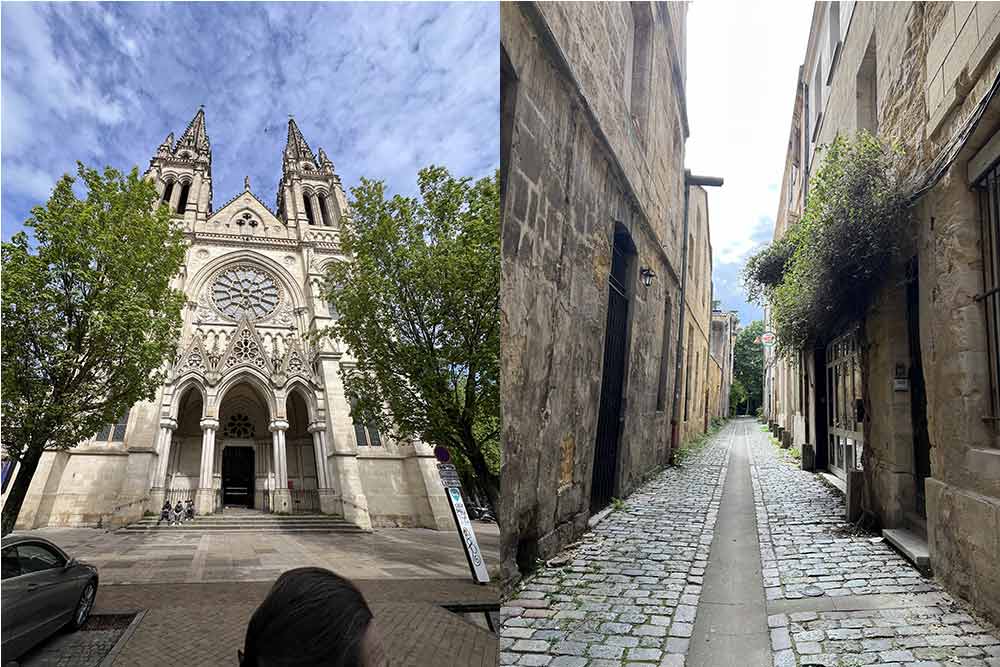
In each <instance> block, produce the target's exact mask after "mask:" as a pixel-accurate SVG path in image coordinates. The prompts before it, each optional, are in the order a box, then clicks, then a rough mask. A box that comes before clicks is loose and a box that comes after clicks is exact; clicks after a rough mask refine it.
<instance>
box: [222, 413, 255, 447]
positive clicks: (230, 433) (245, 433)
mask: <svg viewBox="0 0 1000 667" xmlns="http://www.w3.org/2000/svg"><path fill="white" fill-rule="evenodd" d="M253 431H254V429H253V422H251V421H250V418H249V417H247V416H246V415H245V414H242V413H239V412H237V413H236V414H234V415H233V416H232V417H230V418H229V422H228V423H227V424H226V430H225V431H223V434H224V435H225V436H226V437H227V438H240V439H242V440H249V439H250V438H252V437H253Z"/></svg>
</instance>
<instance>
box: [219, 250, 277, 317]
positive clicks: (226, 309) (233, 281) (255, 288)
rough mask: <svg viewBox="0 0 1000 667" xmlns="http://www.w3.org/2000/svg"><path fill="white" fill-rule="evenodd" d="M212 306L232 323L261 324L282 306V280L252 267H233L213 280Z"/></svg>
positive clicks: (244, 265) (247, 265) (223, 271)
mask: <svg viewBox="0 0 1000 667" xmlns="http://www.w3.org/2000/svg"><path fill="white" fill-rule="evenodd" d="M211 295H212V304H213V305H214V306H215V308H216V309H217V310H218V312H219V313H220V314H221V315H222V316H224V317H226V318H228V319H231V320H236V321H239V320H241V319H244V318H249V319H253V320H259V319H263V318H265V317H267V316H268V315H270V314H271V313H273V312H274V311H275V309H276V308H277V307H278V304H279V303H280V302H281V297H282V294H281V288H280V287H279V285H278V280H277V279H276V278H275V277H274V276H272V275H271V274H270V273H269V272H268V271H265V270H264V269H261V268H259V267H256V266H253V265H249V264H238V265H236V266H229V267H226V268H225V269H223V270H221V271H219V272H218V273H217V274H216V276H215V278H214V279H213V280H212V287H211Z"/></svg>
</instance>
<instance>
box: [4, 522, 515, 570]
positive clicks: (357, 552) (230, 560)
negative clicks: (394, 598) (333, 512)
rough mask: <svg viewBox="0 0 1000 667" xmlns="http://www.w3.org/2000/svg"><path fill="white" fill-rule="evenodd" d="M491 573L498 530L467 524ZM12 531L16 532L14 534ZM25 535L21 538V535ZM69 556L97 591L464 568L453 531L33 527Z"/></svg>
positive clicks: (458, 540) (493, 526)
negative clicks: (301, 572) (301, 574)
mask: <svg viewBox="0 0 1000 667" xmlns="http://www.w3.org/2000/svg"><path fill="white" fill-rule="evenodd" d="M474 526H475V531H476V538H477V541H478V542H479V546H480V548H481V549H482V551H483V555H484V556H485V557H486V562H487V563H488V564H489V565H490V566H491V567H495V565H496V564H497V563H498V562H499V555H500V547H499V544H500V530H499V528H498V527H497V525H496V524H493V523H483V522H481V521H477V522H475V523H474ZM19 532H20V531H19ZM26 532H28V531H26ZM30 532H31V533H32V534H35V535H40V536H42V537H45V538H47V539H50V540H52V541H53V542H55V543H56V544H58V545H59V546H61V547H62V548H63V549H65V550H66V551H67V552H68V553H70V554H71V555H72V556H73V557H75V558H78V559H80V560H83V561H86V562H88V563H90V564H91V565H94V566H96V567H97V568H98V569H99V570H100V573H101V583H102V584H154V583H204V582H220V581H274V580H275V579H276V578H277V577H278V575H280V574H281V573H282V572H284V571H285V570H288V569H291V568H293V567H304V566H307V565H314V566H317V567H325V568H328V569H331V570H333V571H335V572H337V573H338V574H341V575H343V576H345V577H348V578H349V579H375V578H389V579H393V578H401V579H413V578H418V577H430V578H450V577H456V578H465V577H468V576H469V565H468V562H467V561H466V559H465V553H464V552H463V551H462V543H461V538H460V537H459V536H458V534H457V532H441V531H436V530H427V529H423V528H383V529H378V530H376V531H374V532H372V533H362V534H358V533H350V534H344V533H278V534H274V533H254V532H249V531H248V532H239V533H235V532H234V533H220V534H207V535H206V534H204V533H202V534H195V535H191V534H184V533H183V532H181V531H178V532H176V533H170V532H156V533H129V532H125V531H106V530H101V529H98V528H40V529H36V530H33V531H30Z"/></svg>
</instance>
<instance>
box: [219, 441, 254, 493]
mask: <svg viewBox="0 0 1000 667" xmlns="http://www.w3.org/2000/svg"><path fill="white" fill-rule="evenodd" d="M253 452H254V450H253V447H233V446H229V447H226V448H225V449H223V450H222V502H223V504H224V505H233V506H239V507H253V495H254V484H253V482H254V469H253V468H254V466H253V459H254V456H253Z"/></svg>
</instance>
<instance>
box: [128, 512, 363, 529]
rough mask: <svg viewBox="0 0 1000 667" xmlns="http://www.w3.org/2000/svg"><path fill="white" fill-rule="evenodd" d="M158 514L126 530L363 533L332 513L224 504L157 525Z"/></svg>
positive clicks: (130, 525) (131, 525) (144, 518)
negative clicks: (268, 511) (175, 522)
mask: <svg viewBox="0 0 1000 667" xmlns="http://www.w3.org/2000/svg"><path fill="white" fill-rule="evenodd" d="M157 519H158V517H155V516H146V517H143V518H142V519H141V520H139V521H137V522H136V523H132V524H129V525H128V526H126V527H125V528H122V529H121V531H120V532H125V533H160V532H172V533H183V534H189V533H235V532H253V533H364V532H366V531H364V530H362V529H361V528H359V527H358V526H356V525H354V524H353V523H349V522H348V521H345V520H344V519H343V518H342V517H339V516H335V515H332V514H266V513H264V512H260V511H257V510H251V509H247V508H244V507H226V508H225V509H224V510H223V511H222V512H221V513H216V514H209V515H205V516H196V517H195V518H194V520H192V521H183V522H181V524H180V525H173V526H171V525H169V524H167V522H166V521H164V522H163V523H161V524H159V525H157Z"/></svg>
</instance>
